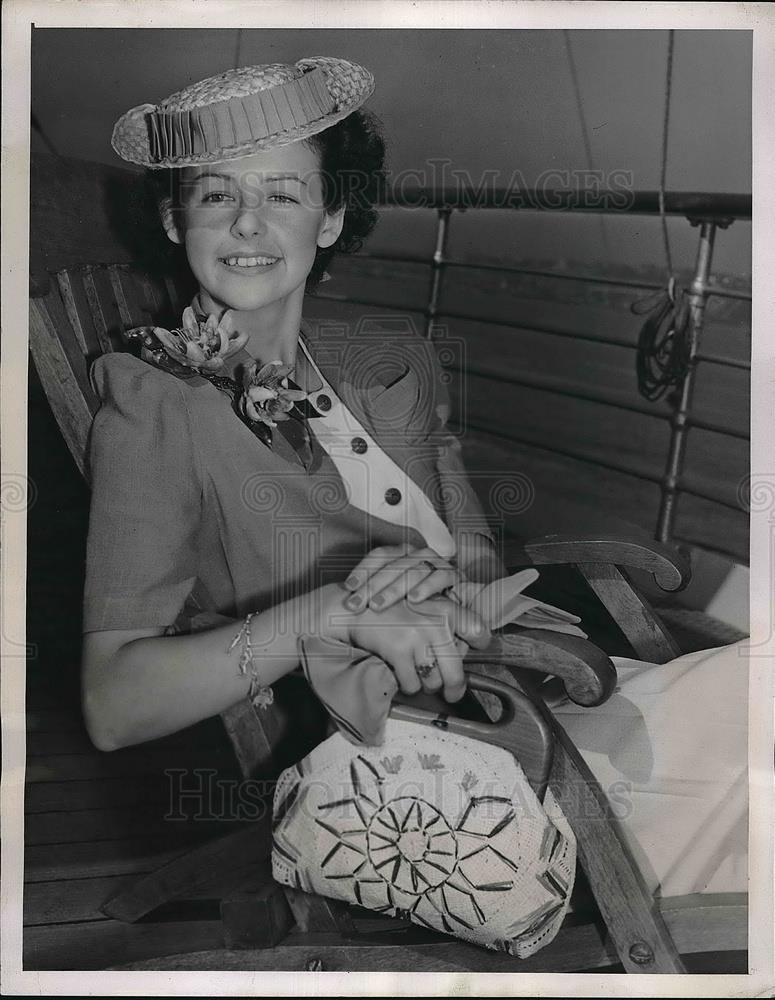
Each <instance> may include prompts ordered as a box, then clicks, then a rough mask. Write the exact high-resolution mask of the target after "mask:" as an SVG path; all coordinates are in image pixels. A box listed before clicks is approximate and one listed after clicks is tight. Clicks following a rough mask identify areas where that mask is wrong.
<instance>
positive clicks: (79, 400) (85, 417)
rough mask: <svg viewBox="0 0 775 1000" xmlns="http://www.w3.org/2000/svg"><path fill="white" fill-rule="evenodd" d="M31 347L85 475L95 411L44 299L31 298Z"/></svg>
mask: <svg viewBox="0 0 775 1000" xmlns="http://www.w3.org/2000/svg"><path fill="white" fill-rule="evenodd" d="M30 350H31V351H32V357H33V360H34V362H35V367H36V368H37V370H38V375H39V377H40V381H41V383H42V385H43V389H44V391H45V393H46V396H47V397H48V400H49V403H50V404H51V409H52V411H53V413H54V417H55V418H56V421H57V423H58V425H59V429H60V431H61V432H62V437H63V438H64V439H65V442H66V443H67V447H68V448H69V449H70V454H71V455H72V456H73V458H74V460H75V463H76V465H77V466H78V469H79V470H80V472H81V474H82V475H85V474H86V446H87V441H88V436H89V428H90V426H91V421H92V417H93V415H94V410H93V409H90V407H89V404H88V402H87V397H86V395H85V390H84V387H83V386H82V385H80V384H79V380H78V378H77V376H76V374H75V372H74V371H73V368H72V365H71V363H70V359H69V358H68V356H67V354H66V353H65V351H64V349H63V348H62V344H61V342H60V340H59V338H58V336H57V329H56V327H55V325H54V323H53V322H52V319H51V316H50V314H49V312H48V310H47V308H46V305H45V300H43V299H31V300H30ZM92 398H93V396H92ZM95 409H96V401H95Z"/></svg>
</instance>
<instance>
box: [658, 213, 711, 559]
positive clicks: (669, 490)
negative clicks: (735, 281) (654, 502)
mask: <svg viewBox="0 0 775 1000" xmlns="http://www.w3.org/2000/svg"><path fill="white" fill-rule="evenodd" d="M690 221H691V222H692V225H697V222H695V221H693V220H690ZM719 224H721V225H722V226H723V227H724V228H726V226H724V223H723V222H721V223H719V220H712V219H701V220H699V226H700V244H699V247H698V248H697V264H696V267H695V270H694V278H693V280H692V283H691V285H690V287H689V317H690V318H689V361H688V366H687V369H686V375H685V376H684V380H683V383H682V384H681V388H680V390H679V393H678V395H677V398H675V397H673V413H672V416H671V418H670V427H671V431H670V448H669V452H668V457H667V466H666V468H665V474H664V476H663V477H662V482H661V487H662V499H661V501H660V505H659V515H658V517H657V530H656V538H657V540H658V541H660V542H669V541H670V538H671V536H672V534H673V527H674V525H675V517H676V512H677V503H678V495H679V493H680V481H681V474H682V473H683V467H684V458H685V456H686V440H687V436H688V432H689V414H690V412H691V407H692V397H693V394H694V379H695V375H696V372H697V360H698V359H697V351H698V349H699V344H700V337H701V336H702V328H703V324H704V320H705V304H706V302H707V301H708V296H709V285H708V278H709V275H710V264H711V260H712V258H713V241H714V239H715V237H716V226H717V225H719ZM728 224H729V223H727V225H728Z"/></svg>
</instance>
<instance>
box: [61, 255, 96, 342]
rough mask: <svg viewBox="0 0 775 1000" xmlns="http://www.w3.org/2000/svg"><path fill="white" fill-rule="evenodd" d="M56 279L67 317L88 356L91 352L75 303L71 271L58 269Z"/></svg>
mask: <svg viewBox="0 0 775 1000" xmlns="http://www.w3.org/2000/svg"><path fill="white" fill-rule="evenodd" d="M56 279H57V285H58V286H59V294H60V295H61V296H62V304H63V305H64V307H65V312H66V313H67V318H68V319H69V320H70V326H71V327H72V328H73V333H74V334H75V337H76V340H77V341H78V344H79V345H80V348H81V350H82V351H83V355H84V357H86V356H87V355H88V354H89V347H88V344H87V343H86V334H85V333H84V330H83V325H82V323H81V317H80V316H79V315H78V307H77V306H76V304H75V295H74V294H73V283H72V280H71V278H70V273H69V272H68V271H57V274H56Z"/></svg>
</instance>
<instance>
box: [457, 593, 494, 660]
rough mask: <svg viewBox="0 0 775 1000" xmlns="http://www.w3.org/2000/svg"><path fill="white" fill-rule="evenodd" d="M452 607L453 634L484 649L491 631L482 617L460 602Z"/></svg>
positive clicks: (487, 644)
mask: <svg viewBox="0 0 775 1000" xmlns="http://www.w3.org/2000/svg"><path fill="white" fill-rule="evenodd" d="M453 608H454V610H453V612H452V620H451V627H452V628H453V630H454V633H455V635H456V636H457V637H458V638H460V639H463V640H464V641H465V642H466V643H467V644H468V645H469V646H473V647H474V648H475V649H486V648H487V646H489V644H490V640H491V639H492V633H491V632H490V629H489V628H488V626H487V623H486V622H485V621H484V619H483V618H482V617H481V616H480V615H478V614H477V613H476V612H475V611H473V610H472V609H471V608H467V607H465V606H464V605H462V604H455V605H453Z"/></svg>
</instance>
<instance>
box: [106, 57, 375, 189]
mask: <svg viewBox="0 0 775 1000" xmlns="http://www.w3.org/2000/svg"><path fill="white" fill-rule="evenodd" d="M373 90H374V77H373V76H372V75H371V73H369V71H368V70H367V69H364V68H363V67H362V66H358V65H357V64H356V63H351V62H347V61H346V60H345V59H334V58H330V57H327V56H311V57H310V58H308V59H300V60H299V61H298V62H297V63H295V64H292V65H291V64H285V63H271V64H269V65H264V66H243V67H241V68H240V69H232V70H229V71H228V72H226V73H221V74H219V75H218V76H211V77H209V78H208V79H207V80H201V81H200V82H199V83H194V84H191V86H190V87H186V88H185V90H181V91H179V92H178V93H177V94H173V95H172V96H171V97H167V98H166V99H165V100H163V101H162V102H161V104H158V105H154V104H140V105H138V107H136V108H132V109H131V110H130V111H127V113H126V114H125V115H122V116H121V118H119V120H118V121H117V122H116V124H115V127H114V129H113V137H112V139H111V144H112V146H113V148H114V149H115V151H116V152H117V153H118V155H119V156H120V157H121V158H122V159H124V160H128V161H129V162H130V163H139V164H141V165H142V166H144V167H150V168H151V169H161V168H163V167H187V166H192V165H194V164H198V163H212V162H214V161H217V160H232V159H236V158H238V157H240V156H249V155H250V154H251V153H255V152H257V151H258V150H261V149H268V148H270V147H273V146H284V145H287V144H288V143H290V142H296V141H297V140H298V139H306V138H308V137H309V136H311V135H315V134H316V133H318V132H322V131H323V130H324V129H327V128H330V126H331V125H334V124H336V122H338V121H341V119H342V118H346V117H347V115H349V114H351V112H353V111H355V110H356V108H359V107H360V106H361V105H362V104H363V103H364V101H365V100H366V99H367V98H368V97H369V96H370V95H371V93H372V91H373Z"/></svg>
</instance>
